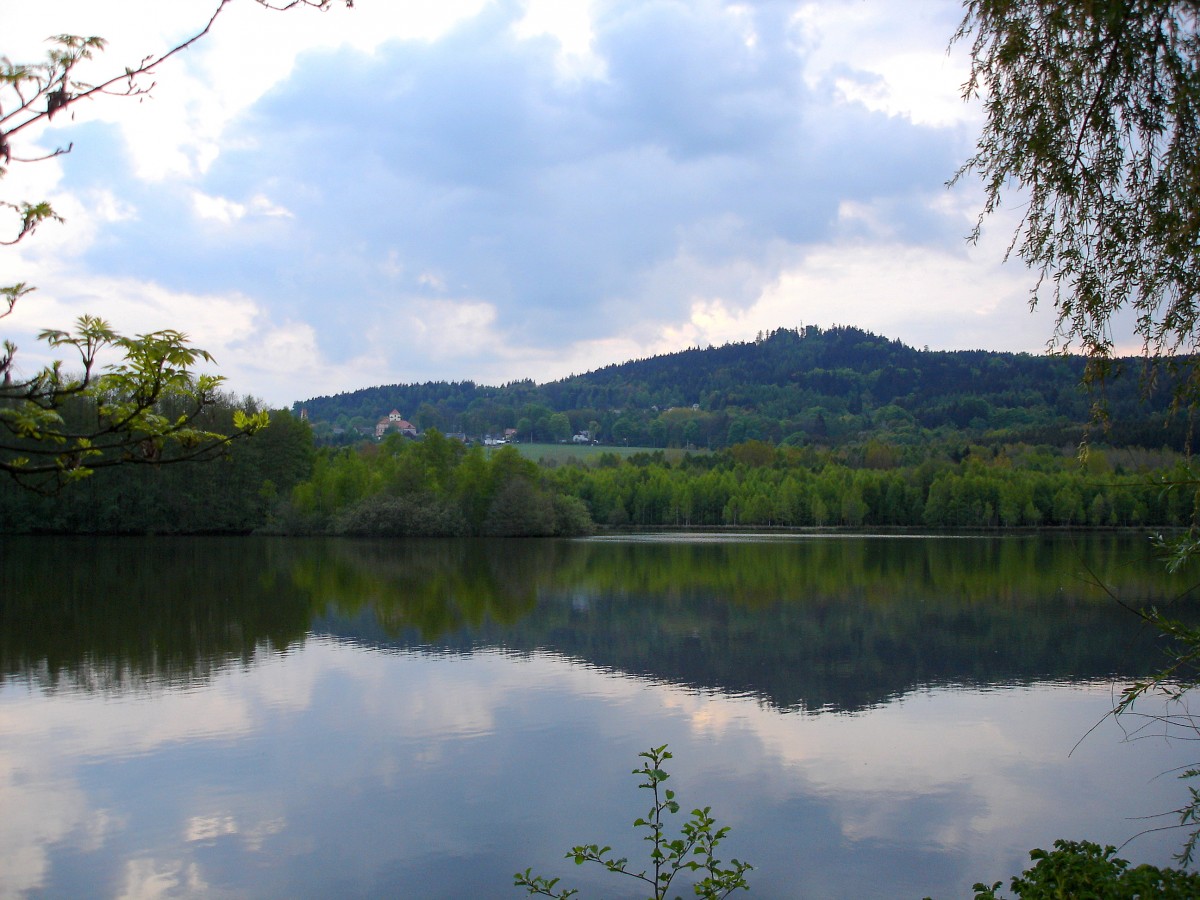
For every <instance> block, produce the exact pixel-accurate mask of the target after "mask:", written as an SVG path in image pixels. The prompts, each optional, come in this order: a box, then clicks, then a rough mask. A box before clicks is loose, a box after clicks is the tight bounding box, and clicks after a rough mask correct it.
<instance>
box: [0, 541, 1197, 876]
mask: <svg viewBox="0 0 1200 900" xmlns="http://www.w3.org/2000/svg"><path fill="white" fill-rule="evenodd" d="M1188 587H1189V582H1188V581H1186V580H1183V579H1178V580H1174V579H1170V578H1168V577H1167V576H1166V575H1165V574H1164V573H1163V571H1162V566H1161V564H1160V563H1158V562H1157V561H1155V560H1154V559H1153V557H1152V553H1151V548H1150V546H1149V543H1148V542H1147V540H1146V539H1145V537H1144V536H1137V535H1130V536H1122V535H1101V536H1089V537H1079V536H1076V537H1071V536H1064V535H1059V536H1022V537H1005V538H992V537H926V538H917V537H871V536H854V537H850V536H754V535H729V536H716V535H688V536H635V537H626V538H594V539H586V540H578V541H565V540H564V541H551V540H545V541H466V540H464V541H349V540H341V541H339V540H320V539H313V540H298V539H268V538H262V539H260V538H231V539H228V538H186V539H182V538H179V539H164V538H144V539H143V538H129V539H83V538H80V539H63V538H6V539H3V542H2V543H0V810H3V815H0V896H2V897H22V896H36V897H176V896H179V897H183V896H205V897H380V896H392V897H447V898H449V897H454V898H461V897H514V898H515V897H521V896H525V895H524V893H523V892H522V891H520V890H518V889H516V888H514V887H512V875H513V873H514V872H516V871H517V870H523V869H525V868H526V867H529V866H532V867H533V869H534V871H535V872H536V873H542V874H545V875H550V876H553V875H558V876H562V877H563V879H564V884H566V885H571V886H576V887H579V888H581V889H582V895H583V896H585V897H598V896H604V897H637V896H643V895H642V894H640V893H639V892H637V891H636V890H634V889H633V886H631V884H625V883H622V881H620V880H615V879H614V876H612V875H609V874H607V873H605V872H603V871H593V870H592V868H591V867H590V866H584V867H576V866H575V865H574V864H573V863H572V862H570V861H567V860H564V859H563V854H564V853H565V852H566V850H567V849H568V848H569V847H571V846H572V845H574V844H577V843H591V842H598V843H601V844H611V845H612V846H613V848H614V849H615V850H616V851H617V853H618V855H627V856H629V857H630V858H631V860H632V861H634V862H638V861H640V860H643V859H644V858H645V851H644V849H643V848H644V844H642V842H641V841H640V840H639V835H638V834H637V833H635V832H634V830H633V829H632V828H631V823H632V821H633V820H634V818H636V817H637V816H640V815H643V814H645V812H646V810H647V808H648V807H649V803H650V801H649V798H648V796H647V794H646V792H644V791H639V790H638V788H637V779H636V778H635V777H633V776H632V775H631V774H630V773H631V770H632V769H633V768H634V767H635V766H636V765H637V764H638V763H639V760H638V758H637V754H638V753H639V751H642V750H645V749H647V748H648V747H651V746H656V745H661V744H669V746H670V750H671V751H672V752H673V753H674V759H672V760H671V761H670V763H669V764H668V767H667V768H668V771H669V772H670V773H671V776H672V777H671V780H670V782H669V785H668V786H669V787H672V788H674V789H675V790H676V791H677V792H678V795H679V799H680V800H681V801H682V802H683V804H684V811H685V813H686V811H687V810H690V809H691V808H692V807H693V806H700V805H705V806H711V807H712V812H713V815H714V816H715V818H716V819H717V822H718V824H720V825H729V826H731V832H730V834H729V836H728V838H727V839H726V841H725V843H724V844H723V845H722V847H721V851H722V853H721V854H720V855H721V856H722V857H723V858H725V859H728V858H729V856H736V857H738V858H740V859H745V860H748V861H750V862H751V863H752V864H753V865H754V866H755V868H754V870H753V871H752V872H751V873H750V874H749V881H750V885H751V891H750V893H749V894H740V893H739V894H738V895H736V896H748V897H763V898H768V897H785V898H790V897H819V898H824V897H905V896H907V897H917V898H919V897H922V896H925V895H931V896H933V897H942V898H950V897H964V896H969V895H970V889H971V885H972V884H973V883H974V882H975V881H977V880H985V881H988V882H991V881H995V880H1000V879H1004V880H1005V881H1006V883H1007V878H1008V876H1010V875H1012V874H1015V873H1016V872H1018V871H1020V870H1021V869H1022V868H1024V867H1025V866H1026V865H1027V864H1028V856H1027V853H1028V851H1029V850H1030V849H1032V848H1034V847H1038V846H1044V847H1049V846H1050V844H1051V842H1052V841H1053V840H1054V839H1055V838H1057V837H1069V838H1075V839H1089V840H1094V841H1097V842H1099V843H1101V844H1105V843H1112V844H1118V845H1119V844H1122V843H1124V842H1125V841H1127V840H1128V839H1130V838H1131V837H1133V836H1134V835H1136V834H1138V833H1139V832H1141V831H1143V830H1145V829H1147V828H1150V827H1154V826H1156V825H1161V824H1170V823H1171V822H1173V821H1174V819H1173V818H1171V817H1168V818H1166V819H1147V818H1145V817H1150V816H1154V815H1156V814H1160V813H1163V812H1165V811H1168V810H1171V809H1173V808H1175V807H1177V806H1179V805H1180V804H1182V803H1183V802H1184V799H1185V796H1184V795H1185V784H1184V783H1181V782H1180V781H1179V780H1178V779H1177V778H1176V777H1175V776H1174V775H1173V774H1164V773H1171V772H1173V771H1174V770H1176V769H1178V768H1179V767H1180V766H1184V765H1188V764H1191V763H1194V762H1195V761H1196V756H1197V752H1196V748H1195V745H1194V744H1191V745H1189V743H1188V742H1187V741H1182V740H1178V741H1173V740H1166V739H1162V738H1160V737H1155V736H1152V735H1150V734H1146V735H1130V734H1127V733H1126V732H1128V731H1130V730H1131V729H1132V728H1135V727H1136V726H1137V725H1138V724H1140V723H1138V722H1137V721H1136V720H1127V721H1126V722H1125V723H1124V726H1125V730H1124V731H1123V730H1122V728H1121V727H1120V725H1121V723H1114V722H1113V721H1112V720H1111V719H1105V714H1106V712H1107V711H1108V710H1109V709H1110V708H1111V706H1112V704H1113V702H1114V699H1115V697H1116V696H1117V694H1118V693H1119V690H1120V688H1121V687H1122V686H1123V685H1124V684H1125V683H1127V681H1128V680H1129V679H1131V678H1133V677H1135V676H1138V675H1141V674H1145V673H1146V672H1148V671H1150V670H1151V669H1153V667H1154V666H1155V665H1156V664H1157V663H1158V661H1159V660H1160V659H1161V655H1160V654H1161V648H1160V647H1159V646H1158V645H1157V641H1156V637H1155V635H1154V634H1153V633H1152V632H1151V631H1150V630H1149V629H1147V628H1145V627H1144V626H1142V625H1141V624H1140V623H1139V620H1138V619H1137V617H1136V616H1135V615H1134V614H1133V613H1131V612H1129V611H1128V610H1126V609H1125V608H1124V607H1123V606H1122V605H1121V603H1119V602H1118V600H1120V601H1123V602H1125V603H1137V602H1153V603H1157V604H1160V605H1163V604H1168V603H1173V604H1175V605H1174V607H1173V608H1174V609H1176V610H1178V612H1179V614H1180V615H1181V616H1186V617H1193V618H1194V614H1195V610H1194V608H1193V606H1192V605H1191V604H1190V603H1188V602H1186V601H1183V600H1179V599H1177V598H1179V597H1181V596H1182V595H1183V594H1184V593H1185V592H1186V590H1187V588H1188ZM1132 737H1142V738H1144V739H1138V740H1133V739H1131V738H1132ZM1182 840H1183V836H1182V835H1181V834H1180V833H1179V832H1178V831H1164V832H1157V833H1152V834H1148V835H1144V836H1141V837H1137V838H1136V839H1134V840H1133V841H1132V842H1131V843H1129V844H1128V845H1127V846H1126V847H1124V849H1123V850H1122V854H1121V855H1123V856H1125V857H1126V858H1129V859H1132V860H1134V861H1135V862H1143V861H1144V862H1151V863H1155V864H1159V865H1166V864H1170V863H1171V856H1172V853H1173V852H1175V851H1176V850H1178V849H1179V847H1180V845H1181V843H1182ZM686 891H687V888H686V886H685V887H684V888H683V891H681V892H686Z"/></svg>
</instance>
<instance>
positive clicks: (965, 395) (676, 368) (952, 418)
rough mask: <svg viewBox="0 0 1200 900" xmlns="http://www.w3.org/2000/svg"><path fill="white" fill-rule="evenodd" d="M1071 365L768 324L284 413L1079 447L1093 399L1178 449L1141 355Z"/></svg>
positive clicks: (355, 422)
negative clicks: (658, 350) (624, 358)
mask: <svg viewBox="0 0 1200 900" xmlns="http://www.w3.org/2000/svg"><path fill="white" fill-rule="evenodd" d="M1085 364H1086V361H1085V359H1084V358H1083V357H1081V356H1065V355H1038V354H1028V353H1001V352H994V351H987V350H960V351H940V350H918V349H916V348H913V347H910V346H908V345H906V344H904V343H902V342H900V341H898V340H890V339H888V338H885V337H881V336H879V335H876V334H872V333H870V332H867V331H863V330H861V329H858V328H852V327H837V328H830V329H821V328H817V327H815V326H808V327H805V328H803V329H787V328H780V329H778V330H776V331H773V332H770V333H769V334H763V335H760V336H759V337H758V339H757V340H754V341H747V342H742V343H731V344H725V345H723V346H720V347H708V348H704V349H701V348H692V349H688V350H683V351H680V352H677V353H669V354H663V355H661V356H654V357H650V358H648V359H639V360H633V361H629V362H624V363H620V364H614V365H610V366H605V367H604V368H601V369H597V370H595V371H592V372H588V373H585V374H582V375H572V376H570V377H568V378H564V379H560V380H557V381H551V382H547V383H545V384H535V383H534V382H533V381H531V380H525V381H517V382H512V383H509V384H505V385H499V386H486V385H478V384H475V383H474V382H471V381H462V382H426V383H424V384H396V385H383V386H378V387H369V388H363V389H361V390H357V391H351V392H348V393H343V394H339V395H336V396H326V397H314V398H311V399H309V400H306V401H303V402H298V403H296V404H295V406H294V409H295V411H297V412H299V411H300V410H304V411H305V412H306V413H307V415H308V417H309V419H310V421H312V422H313V423H314V426H315V429H316V433H317V436H318V438H319V439H324V440H336V439H338V438H339V437H340V438H341V439H342V440H356V439H358V438H359V437H360V436H361V435H362V434H366V433H373V427H374V424H375V422H376V421H377V420H378V419H379V418H380V417H381V416H383V415H386V414H387V413H388V412H389V411H390V410H393V409H396V410H399V411H400V412H401V413H402V414H403V415H404V416H405V417H406V418H408V419H411V420H412V422H413V423H415V425H416V426H417V427H418V428H420V429H427V428H434V427H436V428H438V429H440V430H441V431H443V432H446V433H459V434H464V435H466V436H468V437H472V438H478V437H482V436H484V435H486V434H503V432H504V429H506V428H515V429H516V430H517V434H518V439H520V440H538V441H546V440H566V439H569V438H570V437H571V436H572V435H573V434H577V433H580V432H588V433H589V436H591V437H593V438H596V439H598V440H599V441H600V442H601V443H608V444H627V445H630V446H642V447H685V446H692V447H706V448H712V449H717V448H721V447H725V446H730V445H733V444H737V443H740V442H742V441H745V440H750V439H759V440H764V441H768V442H771V443H775V444H793V445H804V444H823V445H840V444H846V443H854V442H858V441H862V440H865V439H868V438H876V439H886V440H888V441H892V442H897V443H914V442H918V441H923V440H927V439H929V438H936V437H946V436H949V435H961V436H962V437H964V438H967V439H969V440H972V441H976V442H981V443H993V442H995V443H999V442H1013V441H1024V442H1029V443H1041V444H1061V443H1068V442H1078V441H1079V440H1080V439H1081V438H1082V437H1083V436H1084V434H1085V432H1086V430H1087V429H1088V428H1089V426H1090V423H1092V422H1093V420H1094V415H1093V413H1094V407H1095V406H1096V404H1097V403H1103V404H1104V405H1105V406H1106V407H1107V409H1108V410H1109V411H1110V413H1111V414H1112V419H1113V421H1114V422H1115V423H1117V424H1116V425H1114V427H1113V428H1112V430H1110V431H1108V432H1106V433H1105V435H1104V440H1105V441H1106V442H1107V443H1111V444H1115V445H1127V446H1148V447H1155V448H1157V447H1163V446H1169V447H1173V448H1175V449H1183V448H1184V447H1185V446H1187V444H1188V439H1189V433H1188V432H1189V429H1190V428H1191V425H1190V423H1189V422H1187V421H1186V417H1184V416H1181V415H1175V416H1173V415H1172V414H1171V400H1172V392H1171V388H1170V385H1169V384H1167V383H1165V382H1160V383H1159V384H1158V385H1157V386H1156V387H1155V388H1154V389H1153V390H1146V389H1145V386H1144V380H1143V379H1142V378H1141V377H1140V375H1141V371H1142V361H1141V360H1139V359H1136V358H1129V359H1124V360H1119V361H1118V365H1117V366H1116V371H1115V373H1114V374H1112V375H1111V376H1109V377H1108V378H1106V380H1105V381H1104V383H1103V384H1102V385H1100V386H1099V387H1096V388H1093V389H1091V390H1089V389H1087V388H1085V387H1084V386H1083V385H1082V381H1083V377H1084V372H1085Z"/></svg>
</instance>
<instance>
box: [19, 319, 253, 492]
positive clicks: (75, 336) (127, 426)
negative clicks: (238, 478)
mask: <svg viewBox="0 0 1200 900" xmlns="http://www.w3.org/2000/svg"><path fill="white" fill-rule="evenodd" d="M40 338H41V339H42V340H44V341H46V342H47V343H48V344H49V345H50V346H51V347H53V348H56V349H58V348H66V347H69V348H73V349H74V351H75V352H76V353H77V354H78V359H79V363H80V365H81V366H82V372H80V373H77V374H65V373H64V372H63V367H62V363H61V362H55V363H53V364H52V365H50V366H48V367H46V368H44V369H42V370H41V371H39V372H38V373H36V374H35V375H34V376H33V377H31V378H29V379H27V380H24V381H17V382H14V381H12V380H11V378H5V380H4V382H3V383H2V384H0V472H6V473H8V474H9V475H10V476H12V477H13V478H14V479H15V480H16V481H17V482H18V483H20V484H22V485H23V486H25V487H30V488H34V489H36V490H40V491H53V490H56V489H57V488H59V487H61V486H62V485H64V484H67V483H69V482H72V481H77V480H78V479H80V478H84V477H86V476H88V475H90V474H91V473H92V472H93V471H94V470H95V469H98V468H104V467H108V466H114V465H121V464H126V463H143V464H147V463H153V464H157V463H165V462H183V461H186V460H193V459H200V458H208V457H211V456H215V455H219V454H220V453H221V452H222V451H223V450H224V449H225V448H226V447H227V446H228V444H229V442H230V441H232V440H234V439H235V438H237V437H240V436H242V435H246V434H250V433H253V432H255V431H257V430H259V429H260V428H263V427H265V426H266V425H267V414H266V412H265V411H264V412H260V413H258V414H253V415H247V414H246V413H245V412H241V411H238V412H237V413H235V415H234V428H235V432H234V433H233V434H229V435H226V434H221V433H217V432H215V431H212V430H210V429H207V428H205V427H204V426H203V423H202V419H203V413H204V412H205V410H206V409H207V408H208V407H209V406H210V405H211V404H212V403H213V401H214V400H215V399H216V396H217V390H218V388H219V387H220V385H221V384H222V382H223V379H222V378H221V377H219V376H214V375H196V374H193V373H192V372H191V367H192V366H194V365H195V364H197V363H198V362H201V361H203V362H212V357H211V356H210V355H209V354H208V353H207V352H206V351H204V350H201V349H199V348H197V347H193V346H191V345H189V344H188V343H187V337H186V335H184V334H182V333H180V332H178V331H170V330H167V331H156V332H151V333H149V334H143V335H138V336H136V337H127V336H124V335H121V334H119V333H117V332H116V331H114V330H113V329H112V328H111V327H110V326H109V325H108V323H107V322H105V321H104V320H103V319H99V318H96V317H94V316H82V317H80V318H79V319H78V320H77V322H76V327H75V329H74V330H73V331H69V332H67V331H57V330H51V331H44V332H42V334H41V335H40ZM106 350H109V351H116V352H117V353H119V354H120V355H121V356H122V359H121V361H120V362H117V363H113V364H109V365H104V366H101V365H100V362H99V356H100V354H101V353H103V352H104V351H106ZM14 351H15V348H14V347H13V345H12V343H11V342H7V341H6V342H5V343H4V350H3V354H2V355H0V369H4V367H5V366H6V364H8V363H9V362H10V361H11V359H12V355H13V353H14Z"/></svg>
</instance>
